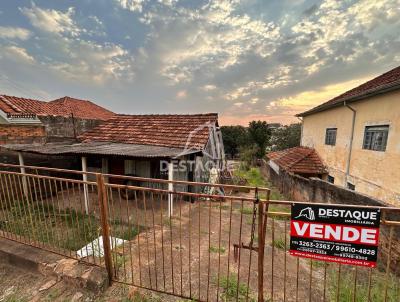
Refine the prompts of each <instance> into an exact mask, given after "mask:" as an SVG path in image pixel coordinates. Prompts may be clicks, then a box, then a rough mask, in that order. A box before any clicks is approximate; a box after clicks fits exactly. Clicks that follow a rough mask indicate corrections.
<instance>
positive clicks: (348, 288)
mask: <svg viewBox="0 0 400 302" xmlns="http://www.w3.org/2000/svg"><path fill="white" fill-rule="evenodd" d="M364 272H365V273H364ZM364 272H359V273H358V278H357V291H356V299H355V301H356V302H364V301H368V273H367V272H366V271H364ZM337 274H338V272H337V269H336V270H332V271H329V274H328V278H329V279H328V280H331V282H330V284H329V286H328V301H332V302H333V301H336V297H337V277H338V276H337ZM386 283H387V287H388V293H387V301H388V302H397V301H400V285H399V278H398V277H396V276H394V275H392V274H390V275H389V278H388V281H387V282H386V276H385V274H384V273H382V272H379V271H378V270H374V272H373V274H372V283H371V300H370V301H385V287H386ZM353 289H354V271H353V270H351V271H350V270H346V271H342V272H341V274H340V291H339V301H340V302H347V301H353Z"/></svg>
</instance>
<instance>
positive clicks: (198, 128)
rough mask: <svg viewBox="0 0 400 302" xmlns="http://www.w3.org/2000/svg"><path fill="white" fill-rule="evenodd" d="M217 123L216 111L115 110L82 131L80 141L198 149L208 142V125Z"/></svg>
mask: <svg viewBox="0 0 400 302" xmlns="http://www.w3.org/2000/svg"><path fill="white" fill-rule="evenodd" d="M217 123H218V114H216V113H208V114H186V115H172V114H166V115H122V114H118V115H115V116H114V117H112V118H111V119H109V120H107V121H106V122H104V123H102V124H101V125H99V126H97V127H95V128H93V129H92V130H90V131H88V132H85V133H83V134H82V135H81V136H80V137H79V138H80V140H82V141H83V142H93V141H104V142H113V143H128V144H140V145H153V146H164V147H175V148H185V147H186V148H192V149H196V150H201V149H203V148H204V146H205V145H206V144H207V142H208V137H209V127H208V126H210V125H214V124H217ZM187 142H189V143H188V144H187Z"/></svg>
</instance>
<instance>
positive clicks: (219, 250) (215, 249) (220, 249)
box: [210, 246, 225, 254]
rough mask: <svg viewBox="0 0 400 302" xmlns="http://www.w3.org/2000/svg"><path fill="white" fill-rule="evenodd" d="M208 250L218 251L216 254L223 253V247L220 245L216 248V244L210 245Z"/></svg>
mask: <svg viewBox="0 0 400 302" xmlns="http://www.w3.org/2000/svg"><path fill="white" fill-rule="evenodd" d="M210 252H211V253H218V254H224V253H225V248H224V247H222V246H221V247H220V248H218V247H217V246H210Z"/></svg>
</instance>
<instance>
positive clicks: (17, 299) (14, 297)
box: [1, 294, 28, 302]
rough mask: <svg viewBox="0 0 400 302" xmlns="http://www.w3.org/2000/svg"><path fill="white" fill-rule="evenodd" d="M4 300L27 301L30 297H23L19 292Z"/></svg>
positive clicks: (3, 301) (6, 301)
mask: <svg viewBox="0 0 400 302" xmlns="http://www.w3.org/2000/svg"><path fill="white" fill-rule="evenodd" d="M1 301H2V302H27V301H28V299H27V298H24V297H21V296H20V295H18V294H12V295H10V296H7V297H5V298H4V299H3V300H1Z"/></svg>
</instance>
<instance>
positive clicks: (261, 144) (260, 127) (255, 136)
mask: <svg viewBox="0 0 400 302" xmlns="http://www.w3.org/2000/svg"><path fill="white" fill-rule="evenodd" d="M248 132H249V137H250V139H251V141H252V142H253V143H254V144H256V145H257V148H258V150H257V153H256V156H257V158H262V157H264V155H265V151H266V147H267V145H268V141H269V138H270V129H269V128H268V124H267V122H265V121H252V122H250V123H249V128H248Z"/></svg>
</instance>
